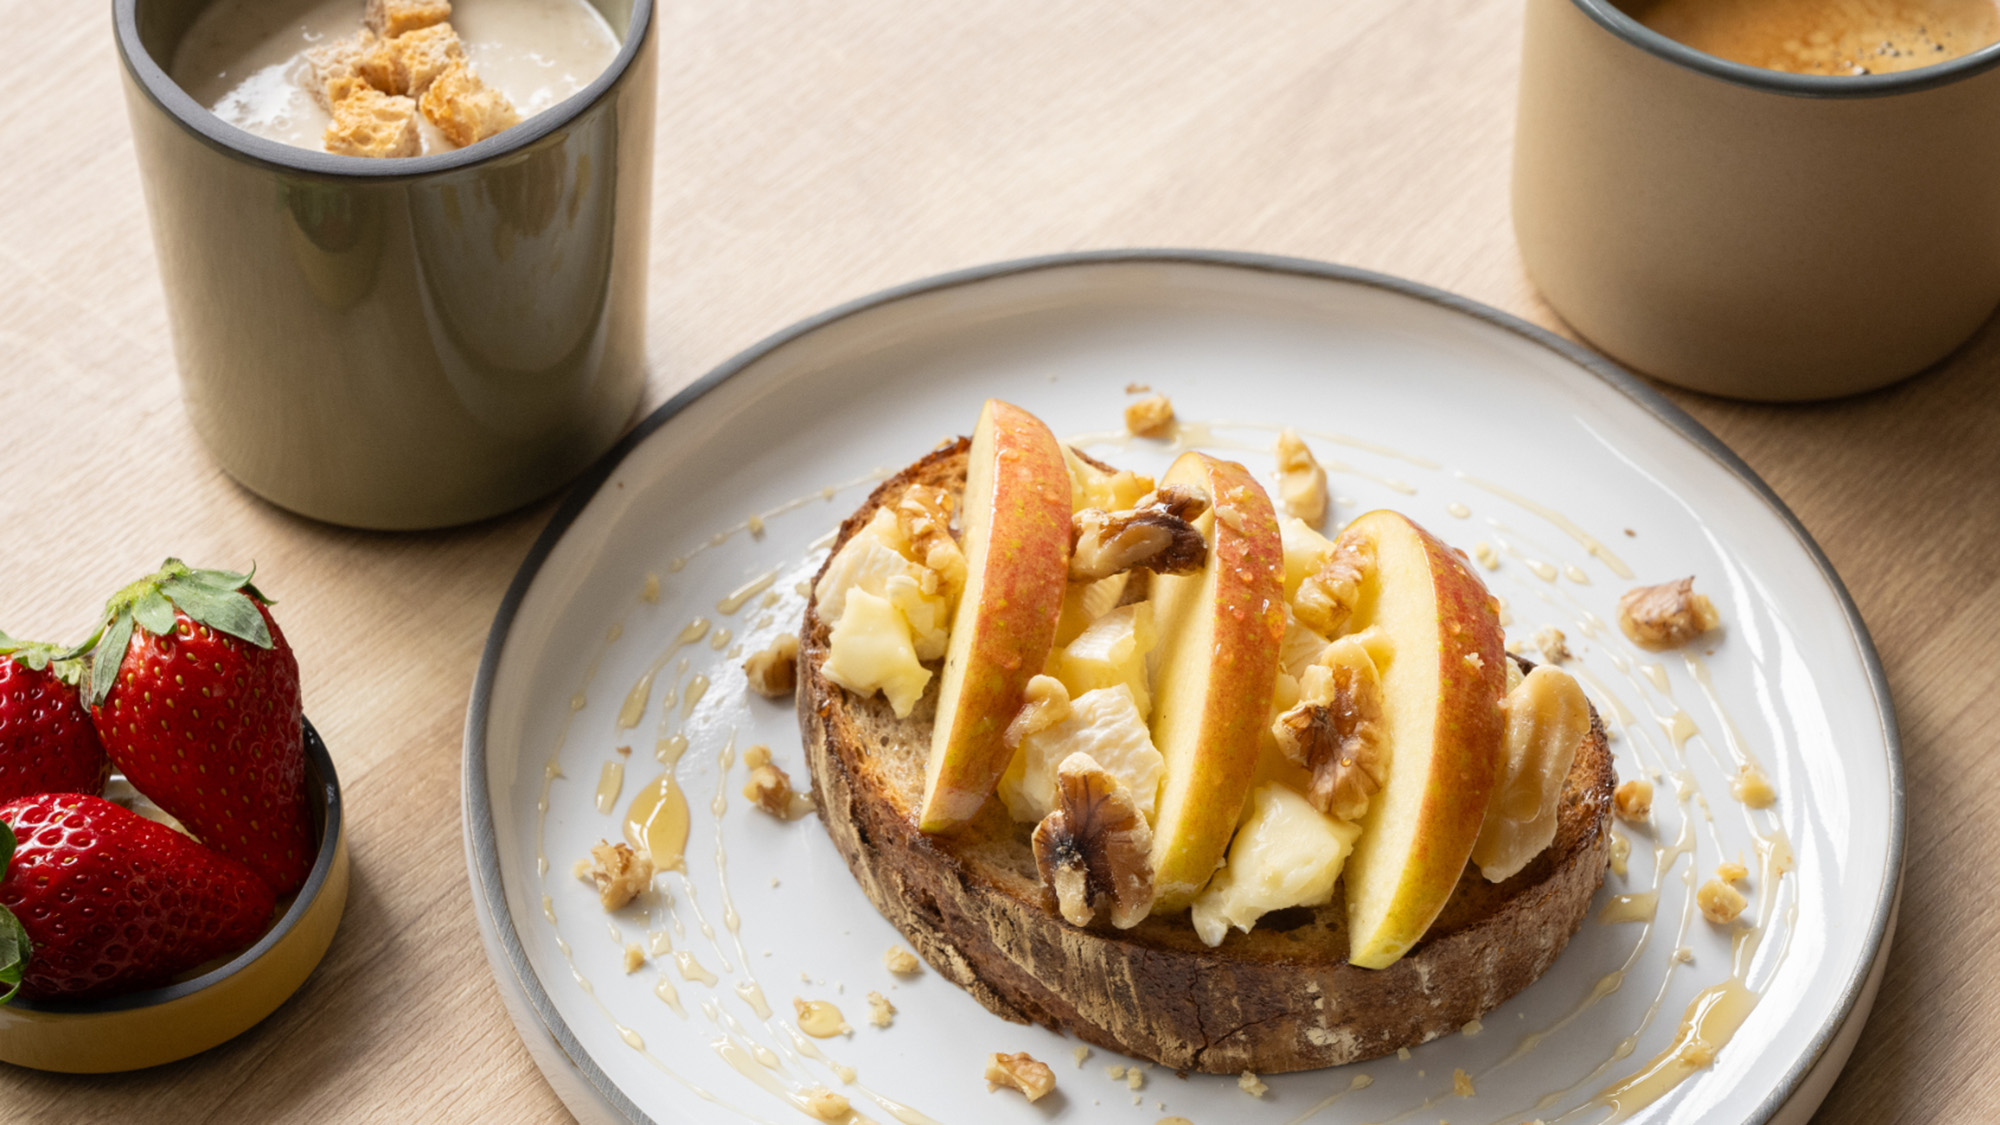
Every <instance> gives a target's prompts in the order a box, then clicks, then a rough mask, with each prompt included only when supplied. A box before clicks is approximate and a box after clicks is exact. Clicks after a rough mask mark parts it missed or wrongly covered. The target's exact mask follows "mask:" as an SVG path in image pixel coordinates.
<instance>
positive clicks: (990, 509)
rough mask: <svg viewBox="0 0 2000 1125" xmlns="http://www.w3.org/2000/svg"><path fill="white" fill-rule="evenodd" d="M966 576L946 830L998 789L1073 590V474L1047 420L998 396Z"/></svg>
mask: <svg viewBox="0 0 2000 1125" xmlns="http://www.w3.org/2000/svg"><path fill="white" fill-rule="evenodd" d="M959 511H960V513H961V514H960V516H959V520H960V523H961V525H962V528H963V536H962V540H963V547H964V550H965V564H966V571H967V573H966V579H965V591H964V593H962V594H961V595H960V596H959V599H958V609H957V610H956V612H954V613H953V614H952V620H951V643H950V645H949V646H948V647H947V648H946V649H945V655H944V672H943V674H942V676H941V677H940V678H939V680H938V704H937V719H936V720H935V724H934V726H933V728H932V732H931V754H930V760H929V762H928V763H926V765H925V769H924V803H923V807H922V809H921V810H920V812H919V813H918V817H917V823H918V827H920V828H921V829H923V831H925V832H945V831H949V830H951V829H953V828H956V827H958V826H959V825H961V824H964V823H965V822H966V821H968V820H971V819H972V817H973V816H974V814H976V813H978V812H979V807H980V806H981V805H983V804H985V803H986V798H988V797H989V796H992V794H993V790H994V787H995V786H997V785H998V784H999V782H1000V774H1001V773H1002V772H1003V771H1004V770H1006V768H1007V760H1008V758H1009V757H1010V756H1011V754H1012V751H1011V750H1010V749H1009V748H1008V746H1007V745H1006V743H1005V742H1004V741H1003V739H1002V736H1003V735H1004V734H1005V733H1006V731H1007V724H1008V723H1009V722H1010V721H1011V720H1012V719H1013V718H1014V713H1015V712H1016V711H1018V710H1020V708H1021V692H1022V689H1024V688H1025V687H1026V686H1027V684H1028V681H1029V680H1030V679H1032V678H1033V677H1034V675H1035V674H1036V673H1038V672H1040V671H1041V670H1042V665H1043V664H1044V663H1046V662H1047V660H1048V658H1049V650H1050V649H1051V648H1052V647H1053V646H1054V644H1055V637H1056V618H1057V617H1058V616H1059V615H1060V614H1061V612H1062V604H1063V592H1064V591H1065V590H1067V589H1068V587H1069V541H1070V527H1069V517H1070V479H1069V467H1068V465H1067V464H1066V463H1065V462H1064V460H1063V451H1062V446H1061V445H1059V444H1058V443H1057V442H1056V439H1055V435H1054V434H1052V433H1050V432H1049V428H1048V427H1047V426H1045V425H1043V424H1042V420H1041V419H1039V418H1037V417H1035V416H1034V415H1032V414H1030V413H1028V412H1027V411H1025V410H1022V409H1021V408H1020V407H1018V406H1011V405H1009V404H1007V403H1004V402H1001V401H1000V400H999V399H987V400H986V406H985V408H984V409H982V410H981V411H980V412H979V426H978V428H976V429H974V430H973V431H972V452H971V461H970V463H969V464H968V466H967V468H966V475H965V500H964V503H963V504H962V505H961V506H960V509H959Z"/></svg>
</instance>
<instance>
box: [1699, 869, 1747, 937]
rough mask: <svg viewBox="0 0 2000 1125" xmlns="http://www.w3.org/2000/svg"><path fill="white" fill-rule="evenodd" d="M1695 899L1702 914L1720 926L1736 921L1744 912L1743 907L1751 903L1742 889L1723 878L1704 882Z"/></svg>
mask: <svg viewBox="0 0 2000 1125" xmlns="http://www.w3.org/2000/svg"><path fill="white" fill-rule="evenodd" d="M1694 901H1695V905H1697V906H1699V907H1701V916H1702V917H1704V918H1706V919H1708V920H1709V921H1711V922H1713V923H1715V924H1716V925H1718V926H1722V925H1727V924H1728V923H1730V922H1734V921H1735V920H1736V916H1737V915H1739V914H1741V913H1743V908H1744V907H1746V906H1748V905H1750V900H1749V899H1747V898H1744V897H1743V892H1742V891H1739V890H1737V889H1736V888H1735V887H1732V886H1730V885H1729V884H1728V883H1725V882H1723V881H1722V880H1721V879H1710V880H1709V881H1708V882H1706V883H1703V884H1702V885H1701V889H1700V890H1698V891H1696V892H1695V893H1694Z"/></svg>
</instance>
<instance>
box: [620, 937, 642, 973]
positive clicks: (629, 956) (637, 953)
mask: <svg viewBox="0 0 2000 1125" xmlns="http://www.w3.org/2000/svg"><path fill="white" fill-rule="evenodd" d="M645 963H646V951H645V950H643V949H641V948H639V946H638V943H636V942H629V941H628V942H626V943H625V975H626V976H630V975H632V974H633V973H636V972H638V971H639V967H640V966H641V965H644V964H645Z"/></svg>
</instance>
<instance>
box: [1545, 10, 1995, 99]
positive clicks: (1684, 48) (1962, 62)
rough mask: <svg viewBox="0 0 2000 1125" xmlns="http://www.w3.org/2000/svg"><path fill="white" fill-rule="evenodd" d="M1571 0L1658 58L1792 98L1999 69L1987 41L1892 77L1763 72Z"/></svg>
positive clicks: (1896, 87) (1845, 94) (1876, 90)
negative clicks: (1966, 50)
mask: <svg viewBox="0 0 2000 1125" xmlns="http://www.w3.org/2000/svg"><path fill="white" fill-rule="evenodd" d="M1570 2H1571V3H1573V4H1575V5H1576V6H1577V7H1578V8H1580V9H1582V11H1583V13H1584V14H1585V15H1587V16H1589V17H1590V18H1591V19H1593V20H1596V21H1597V23H1598V25H1599V26H1601V27H1603V28H1604V29H1605V30H1606V31H1609V32H1610V33H1611V34H1613V35H1616V36H1618V37H1619V38H1620V39H1623V40H1625V41H1626V42H1627V43H1630V44H1632V45H1633V46H1634V47H1638V48H1640V49H1641V50H1644V51H1647V52H1649V53H1651V54H1653V55H1655V56H1656V57H1658V58H1662V59H1665V60H1666V61H1668V62H1670V63H1674V64H1676V65H1679V66H1684V67H1687V68H1688V69H1690V70H1698V71H1700V72H1702V73H1703V74H1706V75H1709V76H1710V77H1713V78H1720V79H1722V80H1723V81H1724V82H1732V83H1735V84H1736V85H1738V86H1748V87H1749V88H1751V89H1753V90H1762V91H1764V92H1766V93H1771V94H1785V95H1789V96H1791V97H1795V98H1880V97H1886V96H1888V95H1891V94H1909V93H1914V92H1916V91H1918V90H1929V89H1933V88H1935V87H1938V86H1949V85H1951V84H1952V83H1954V82H1957V81H1960V80H1962V79H1966V78H1971V77H1973V76H1975V75H1979V74H1984V73H1986V72H1987V71H1989V70H1992V69H1993V68H1994V67H1995V66H1996V65H2000V43H1990V44H1988V45H1986V46H1984V47H1981V48H1980V49H1979V50H1977V51H1973V52H1972V53H1970V54H1965V55H1960V56H1958V57H1957V58H1955V59H1947V60H1946V61H1944V62H1941V63H1936V64H1934V65H1931V66H1920V67H1918V68H1916V69H1915V70H1903V71H1897V72H1896V73H1894V74H1863V75H1853V76H1845V75H1825V74H1787V73H1786V72H1784V71H1782V70H1766V69H1765V68H1763V67H1761V66H1750V65H1748V64H1745V63H1739V62H1731V61H1729V60H1728V59H1725V58H1720V57H1718V56H1715V55H1711V54H1709V53H1708V52H1706V51H1697V50H1695V49H1694V48H1693V47H1690V46H1688V45H1687V44H1685V43H1681V42H1678V41H1676V40H1673V39H1669V38H1667V37H1666V36H1664V35H1661V34H1660V33H1659V32H1657V31H1654V30H1653V29H1652V28H1650V27H1647V26H1646V25H1645V24H1642V23H1640V22H1639V21H1638V20H1635V19H1633V18H1632V17H1631V16H1629V15H1626V14H1625V12H1624V11H1623V10H1621V9H1620V8H1619V7H1618V6H1617V5H1616V4H1614V3H1612V0H1570Z"/></svg>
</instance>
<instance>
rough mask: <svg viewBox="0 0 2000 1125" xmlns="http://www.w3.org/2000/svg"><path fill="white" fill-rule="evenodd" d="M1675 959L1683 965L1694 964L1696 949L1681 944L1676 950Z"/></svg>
mask: <svg viewBox="0 0 2000 1125" xmlns="http://www.w3.org/2000/svg"><path fill="white" fill-rule="evenodd" d="M1674 960H1676V961H1679V962H1680V963H1681V964H1683V965H1687V964H1692V963H1693V961H1694V950H1692V949H1689V948H1688V947H1687V946H1685V945H1683V946H1680V947H1678V948H1676V949H1675V950H1674Z"/></svg>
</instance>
